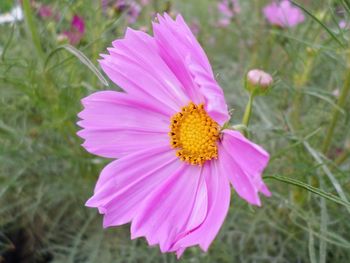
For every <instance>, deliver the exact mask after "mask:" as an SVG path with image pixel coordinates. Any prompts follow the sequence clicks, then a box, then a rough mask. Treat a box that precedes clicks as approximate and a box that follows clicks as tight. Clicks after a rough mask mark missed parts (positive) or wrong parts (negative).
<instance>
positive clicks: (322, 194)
mask: <svg viewBox="0 0 350 263" xmlns="http://www.w3.org/2000/svg"><path fill="white" fill-rule="evenodd" d="M264 179H273V180H277V181H280V182H283V183H287V184H291V185H294V186H298V187H300V188H303V189H305V190H307V191H309V192H311V193H314V194H316V195H318V196H320V197H322V198H325V199H327V200H329V201H332V202H334V203H337V204H339V205H343V206H345V207H347V208H350V203H349V202H348V201H345V200H343V199H340V198H339V197H337V196H335V195H333V194H331V193H327V192H325V191H323V190H321V189H319V188H316V187H313V186H311V185H308V184H306V183H304V182H301V181H299V180H296V179H293V178H289V177H284V176H276V175H266V176H264Z"/></svg>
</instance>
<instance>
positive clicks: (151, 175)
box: [86, 147, 182, 227]
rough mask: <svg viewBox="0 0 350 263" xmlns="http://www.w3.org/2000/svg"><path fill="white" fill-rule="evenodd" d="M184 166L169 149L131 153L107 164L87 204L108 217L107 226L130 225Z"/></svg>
mask: <svg viewBox="0 0 350 263" xmlns="http://www.w3.org/2000/svg"><path fill="white" fill-rule="evenodd" d="M181 165H182V163H181V161H179V160H178V158H177V157H176V156H175V155H174V153H173V152H172V151H171V150H170V149H169V148H168V147H154V148H150V149H147V150H143V151H139V152H137V153H134V154H130V155H128V156H126V157H123V158H121V159H119V160H116V161H113V162H112V163H110V164H109V165H107V166H106V167H105V168H104V169H103V171H102V172H101V175H100V177H99V179H98V182H97V184H96V187H95V191H94V195H93V196H92V197H91V198H90V199H89V200H88V201H87V203H86V205H87V206H89V207H97V208H98V209H99V211H100V212H101V213H103V214H104V221H103V224H104V227H108V226H117V225H122V224H125V223H128V222H130V221H131V220H132V219H133V218H134V217H135V216H136V215H137V214H139V213H140V207H141V206H142V204H143V201H144V200H146V198H147V196H149V195H150V194H152V192H154V191H155V189H157V188H158V187H159V186H160V185H162V184H163V183H164V181H166V180H167V179H168V178H169V177H170V176H171V174H172V173H173V172H174V171H175V170H176V169H178V167H180V166H181Z"/></svg>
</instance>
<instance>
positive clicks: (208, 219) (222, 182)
mask: <svg viewBox="0 0 350 263" xmlns="http://www.w3.org/2000/svg"><path fill="white" fill-rule="evenodd" d="M220 162H221V160H220V159H219V160H217V161H212V162H210V163H206V164H205V165H204V167H203V177H204V180H205V185H206V189H207V209H206V216H205V218H204V220H203V222H202V223H201V224H200V225H198V226H197V227H195V228H191V227H190V225H188V226H189V227H188V228H187V229H186V230H187V233H186V235H184V236H183V237H181V238H179V239H178V240H177V241H176V243H175V244H174V245H173V247H172V249H173V250H175V251H176V253H177V255H178V257H180V256H181V254H182V253H183V252H184V250H185V248H187V247H189V246H193V245H200V247H201V248H202V249H203V250H204V251H206V250H207V249H208V247H209V245H210V244H211V242H212V241H213V239H214V238H215V236H216V235H217V233H218V232H219V229H220V227H221V225H222V223H223V222H224V219H225V217H226V214H227V211H228V209H229V206H230V192H231V190H230V185H229V181H228V180H227V178H226V176H225V174H224V173H223V171H222V170H221V165H220ZM192 216H195V214H194V213H193V214H192ZM189 222H190V221H189Z"/></svg>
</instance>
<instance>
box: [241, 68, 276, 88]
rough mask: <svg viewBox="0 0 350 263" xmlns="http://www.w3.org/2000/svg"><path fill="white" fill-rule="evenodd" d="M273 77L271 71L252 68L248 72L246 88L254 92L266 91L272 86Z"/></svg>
mask: <svg viewBox="0 0 350 263" xmlns="http://www.w3.org/2000/svg"><path fill="white" fill-rule="evenodd" d="M272 83H273V79H272V77H271V75H270V74H269V73H266V72H265V71H263V70H260V69H252V70H250V71H249V72H248V74H247V79H246V88H247V89H248V91H249V92H254V94H262V93H265V92H266V90H267V89H268V88H269V87H271V85H272Z"/></svg>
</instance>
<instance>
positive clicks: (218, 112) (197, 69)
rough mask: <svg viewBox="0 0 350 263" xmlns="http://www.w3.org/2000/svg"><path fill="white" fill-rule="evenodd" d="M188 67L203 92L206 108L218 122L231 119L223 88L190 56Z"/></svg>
mask: <svg viewBox="0 0 350 263" xmlns="http://www.w3.org/2000/svg"><path fill="white" fill-rule="evenodd" d="M188 67H189V70H190V72H191V74H192V77H193V79H194V81H195V83H196V84H197V85H198V88H199V91H200V92H201V93H202V94H203V97H204V101H205V110H206V111H207V112H208V114H209V116H210V117H212V118H213V119H214V120H215V121H216V122H217V123H219V124H220V125H223V124H224V123H225V122H226V121H227V120H229V119H230V116H229V114H228V108H227V105H226V102H225V97H224V92H223V90H222V89H221V88H220V86H219V85H218V83H217V82H216V81H215V80H214V79H213V78H212V77H211V76H210V75H209V74H208V72H207V71H205V70H204V68H202V67H201V66H200V65H199V64H196V63H195V62H194V61H192V60H191V59H190V58H188Z"/></svg>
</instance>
